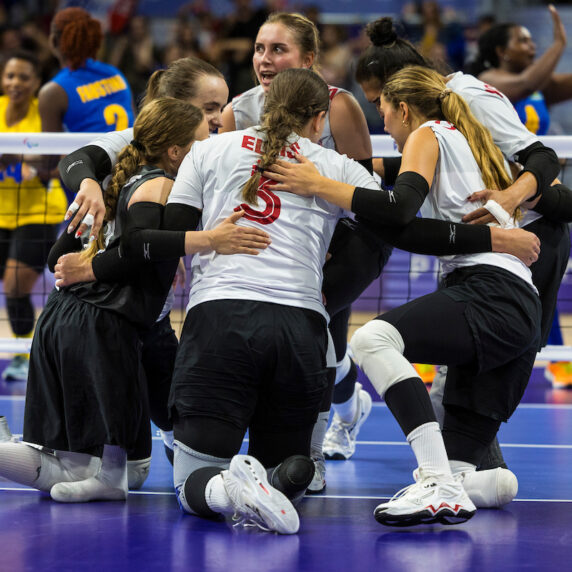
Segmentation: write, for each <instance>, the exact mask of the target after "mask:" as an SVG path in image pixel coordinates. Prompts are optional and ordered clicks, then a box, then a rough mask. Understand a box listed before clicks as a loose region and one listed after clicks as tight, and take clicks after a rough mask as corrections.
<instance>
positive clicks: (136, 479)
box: [127, 457, 151, 491]
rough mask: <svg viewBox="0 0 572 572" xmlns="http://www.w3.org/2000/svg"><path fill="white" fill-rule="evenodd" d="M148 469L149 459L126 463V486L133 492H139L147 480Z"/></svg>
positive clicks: (149, 466) (149, 465)
mask: <svg viewBox="0 0 572 572" xmlns="http://www.w3.org/2000/svg"><path fill="white" fill-rule="evenodd" d="M150 468H151V457H147V458H146V459H135V460H133V461H127V486H128V487H129V488H130V489H131V490H133V491H137V490H139V489H140V488H141V487H142V486H143V484H144V483H145V481H146V480H147V477H148V476H149V469H150Z"/></svg>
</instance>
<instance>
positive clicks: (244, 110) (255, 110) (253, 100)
mask: <svg viewBox="0 0 572 572" xmlns="http://www.w3.org/2000/svg"><path fill="white" fill-rule="evenodd" d="M328 89H329V91H330V101H332V99H334V97H335V96H336V95H338V94H339V93H348V94H349V93H350V92H349V91H346V90H345V89H341V88H339V87H333V86H331V85H329V86H328ZM350 95H351V94H350ZM264 98H265V93H264V89H263V88H262V86H261V85H257V86H256V87H253V88H252V89H249V90H248V91H245V92H244V93H241V94H240V95H237V96H236V97H234V98H233V99H232V103H231V105H232V111H233V112H234V122H235V124H236V129H237V130H241V129H246V128H247V127H253V126H254V125H260V116H261V115H262V112H263V111H264ZM318 143H319V144H320V145H321V146H322V147H326V149H335V148H336V142H335V141H334V137H333V136H332V130H331V128H330V112H329V110H328V113H327V114H326V123H325V125H324V131H323V132H322V137H321V138H320V141H318Z"/></svg>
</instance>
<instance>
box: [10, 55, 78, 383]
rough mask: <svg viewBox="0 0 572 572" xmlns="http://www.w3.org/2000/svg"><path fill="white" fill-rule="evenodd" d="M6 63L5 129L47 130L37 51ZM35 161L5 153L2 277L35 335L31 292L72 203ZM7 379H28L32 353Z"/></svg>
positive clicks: (15, 309) (24, 328) (16, 330)
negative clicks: (40, 106) (41, 173)
mask: <svg viewBox="0 0 572 572" xmlns="http://www.w3.org/2000/svg"><path fill="white" fill-rule="evenodd" d="M3 64H4V65H3V70H2V90H3V92H4V95H2V96H0V131H2V132H3V133H34V132H36V133H37V132H39V131H41V130H42V125H41V121H40V113H39V110H38V100H37V98H36V93H37V91H38V88H39V87H40V81H41V80H40V67H39V62H38V60H37V59H36V57H35V56H34V55H33V54H30V53H28V52H24V51H19V52H14V53H12V54H11V55H9V56H8V57H7V58H6V60H5V61H4V62H3ZM34 159H37V156H36V157H34ZM32 160H33V159H31V158H25V161H24V160H22V157H17V158H9V157H7V156H6V155H5V156H3V157H2V164H0V192H1V196H2V203H1V204H2V208H1V212H0V278H1V279H2V281H3V287H4V294H5V296H6V311H7V313H8V319H9V322H10V328H11V330H12V333H13V335H14V336H15V337H20V338H30V337H32V332H33V330H34V323H35V316H34V306H33V304H32V299H31V292H32V289H33V287H34V284H35V283H36V282H37V280H38V278H39V277H40V276H41V274H42V272H43V270H44V266H45V263H46V260H47V257H48V253H49V251H50V248H51V247H52V245H53V244H54V242H55V240H56V238H57V232H58V225H59V223H60V222H61V220H62V219H63V216H64V213H65V211H66V207H67V202H66V197H65V194H64V192H63V190H62V188H61V186H60V185H59V182H58V181H51V182H50V183H48V184H47V185H46V184H44V182H42V180H41V179H40V177H39V176H38V170H39V166H38V168H36V166H34V165H32V164H31V161H32ZM2 378H3V379H5V380H7V381H26V379H27V378H28V355H27V354H18V355H16V356H14V358H13V359H12V360H11V361H10V363H9V364H8V366H7V367H6V369H5V370H4V371H3V372H2Z"/></svg>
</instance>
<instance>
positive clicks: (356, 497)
mask: <svg viewBox="0 0 572 572" xmlns="http://www.w3.org/2000/svg"><path fill="white" fill-rule="evenodd" d="M0 491H6V492H19V493H22V492H23V493H39V492H40V491H38V490H37V489H31V488H24V487H22V488H19V487H0ZM129 494H130V495H143V496H146V495H147V496H172V497H173V498H174V497H175V493H174V492H172V491H163V492H161V491H129ZM304 498H305V499H315V500H320V499H347V500H376V501H383V500H389V499H391V497H388V496H370V495H363V496H360V495H305V496H304ZM512 502H547V503H548V502H549V503H556V502H565V503H572V499H519V498H516V499H514V500H513V501H512ZM484 510H486V509H484Z"/></svg>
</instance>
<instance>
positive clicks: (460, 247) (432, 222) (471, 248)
mask: <svg viewBox="0 0 572 572" xmlns="http://www.w3.org/2000/svg"><path fill="white" fill-rule="evenodd" d="M359 224H360V225H364V226H365V227H366V228H367V229H368V230H369V231H371V232H373V233H374V234H375V235H376V236H377V237H378V238H381V239H382V240H383V241H384V242H387V243H388V244H391V245H393V246H396V247H397V248H400V249H401V250H407V251H408V252H414V253H416V254H432V255H433V256H446V255H448V254H474V253H477V252H491V250H492V243H491V231H490V228H489V227H488V226H486V225H472V224H463V223H456V222H449V221H445V220H437V219H431V218H414V219H413V220H412V221H411V222H410V223H409V224H407V225H405V226H402V227H394V226H385V227H380V226H377V227H375V228H374V227H373V225H371V223H369V222H365V221H361V220H360V223H359Z"/></svg>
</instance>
